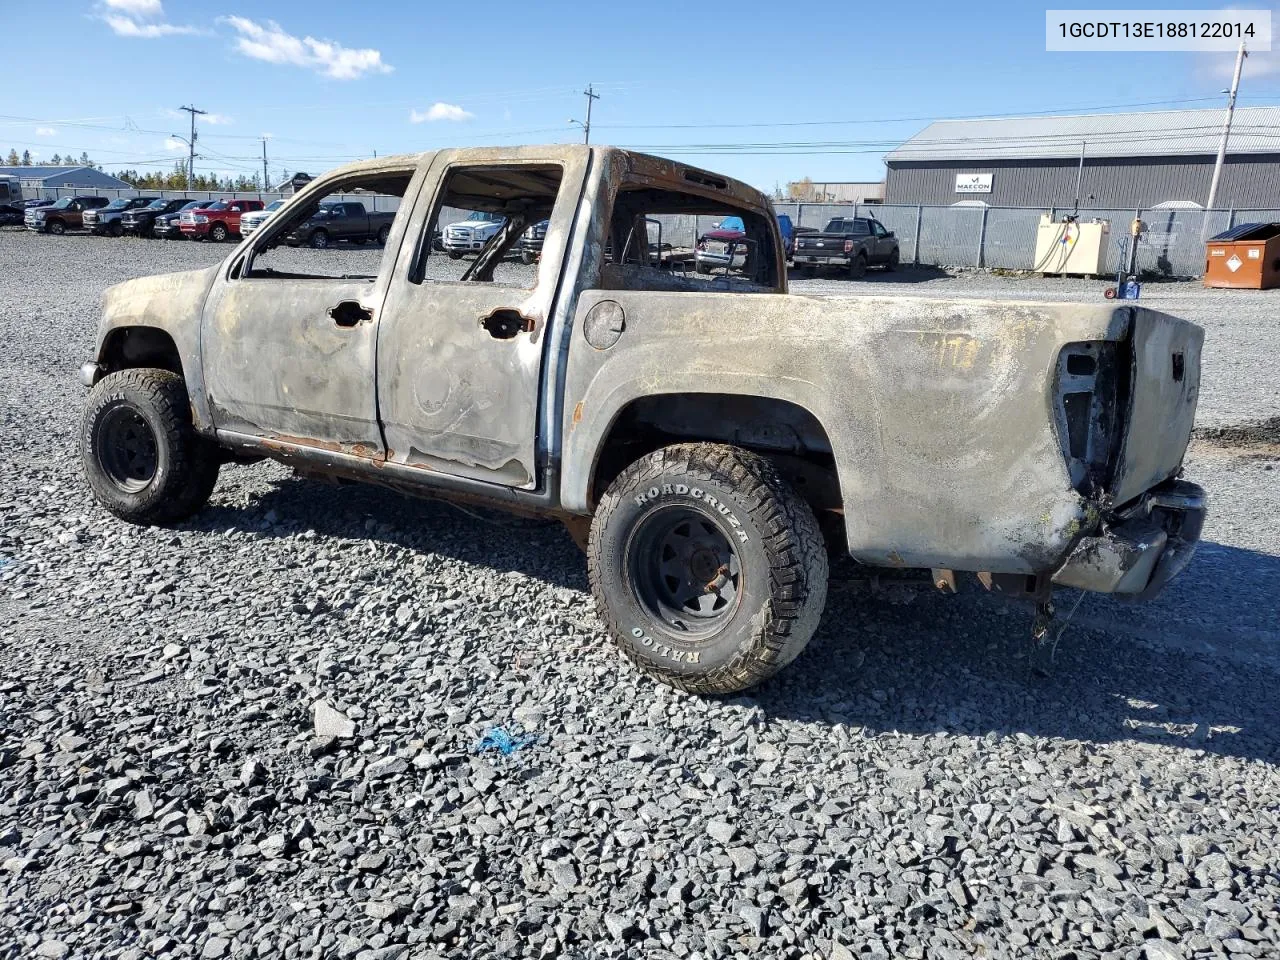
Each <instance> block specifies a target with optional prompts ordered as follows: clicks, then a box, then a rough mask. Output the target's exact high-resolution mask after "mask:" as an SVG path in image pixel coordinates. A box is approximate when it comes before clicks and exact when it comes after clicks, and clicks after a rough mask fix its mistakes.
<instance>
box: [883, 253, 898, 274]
mask: <svg viewBox="0 0 1280 960" xmlns="http://www.w3.org/2000/svg"><path fill="white" fill-rule="evenodd" d="M901 259H902V254H901V253H899V252H898V248H897V247H894V248H893V253H891V254H889V259H888V260H886V261H885V262H884V268H885V270H886V272H888V273H893V271H895V270H897V269H898V263H899V262H900V261H901Z"/></svg>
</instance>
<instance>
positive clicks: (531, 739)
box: [475, 727, 538, 757]
mask: <svg viewBox="0 0 1280 960" xmlns="http://www.w3.org/2000/svg"><path fill="white" fill-rule="evenodd" d="M537 742H538V735H537V734H536V733H519V734H515V735H514V736H513V735H512V734H510V733H508V732H507V730H506V729H504V728H503V727H493V728H492V729H490V730H486V731H485V734H484V736H483V737H481V738H480V742H479V743H477V744H476V746H475V752H476V753H487V752H489V751H490V750H497V751H498V752H499V753H501V754H502V755H503V756H504V757H509V756H511V755H512V754H513V753H515V752H517V751H519V750H523V749H524V748H525V747H529V746H532V745H533V744H535V743H537Z"/></svg>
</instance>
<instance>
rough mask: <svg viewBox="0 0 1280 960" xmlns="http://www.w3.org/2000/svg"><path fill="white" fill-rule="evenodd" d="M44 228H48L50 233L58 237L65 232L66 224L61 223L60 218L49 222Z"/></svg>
mask: <svg viewBox="0 0 1280 960" xmlns="http://www.w3.org/2000/svg"><path fill="white" fill-rule="evenodd" d="M45 229H46V230H48V231H49V232H50V233H52V234H53V235H54V236H55V237H60V236H62V235H63V234H64V233H66V232H67V225H66V224H65V223H63V222H62V221H61V220H53V221H51V222H50V223H49V225H48V226H47V227H46V228H45Z"/></svg>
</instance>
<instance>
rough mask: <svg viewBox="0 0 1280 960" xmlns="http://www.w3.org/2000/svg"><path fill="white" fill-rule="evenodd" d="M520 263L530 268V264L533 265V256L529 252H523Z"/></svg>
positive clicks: (521, 252)
mask: <svg viewBox="0 0 1280 960" xmlns="http://www.w3.org/2000/svg"><path fill="white" fill-rule="evenodd" d="M520 262H521V263H523V264H524V265H525V266H526V267H527V266H529V264H531V263H533V254H532V253H531V252H530V251H528V250H521V251H520Z"/></svg>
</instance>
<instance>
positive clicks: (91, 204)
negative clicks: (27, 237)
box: [22, 197, 111, 234]
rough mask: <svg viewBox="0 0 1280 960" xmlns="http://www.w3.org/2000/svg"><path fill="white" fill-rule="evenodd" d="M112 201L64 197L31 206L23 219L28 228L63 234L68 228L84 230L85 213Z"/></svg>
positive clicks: (99, 198)
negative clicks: (50, 202)
mask: <svg viewBox="0 0 1280 960" xmlns="http://www.w3.org/2000/svg"><path fill="white" fill-rule="evenodd" d="M110 202H111V201H109V200H108V199H107V198H106V197H63V198H62V199H61V200H59V201H57V202H56V203H54V204H52V205H51V206H48V207H31V208H29V209H28V210H27V211H26V212H25V213H24V214H23V218H22V219H23V223H25V224H26V227H27V229H28V230H35V231H37V232H39V233H53V234H63V233H66V232H67V231H68V230H82V229H83V228H84V215H85V213H86V212H87V211H89V210H97V209H98V208H100V207H105V206H106V205H107V204H108V203H110Z"/></svg>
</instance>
